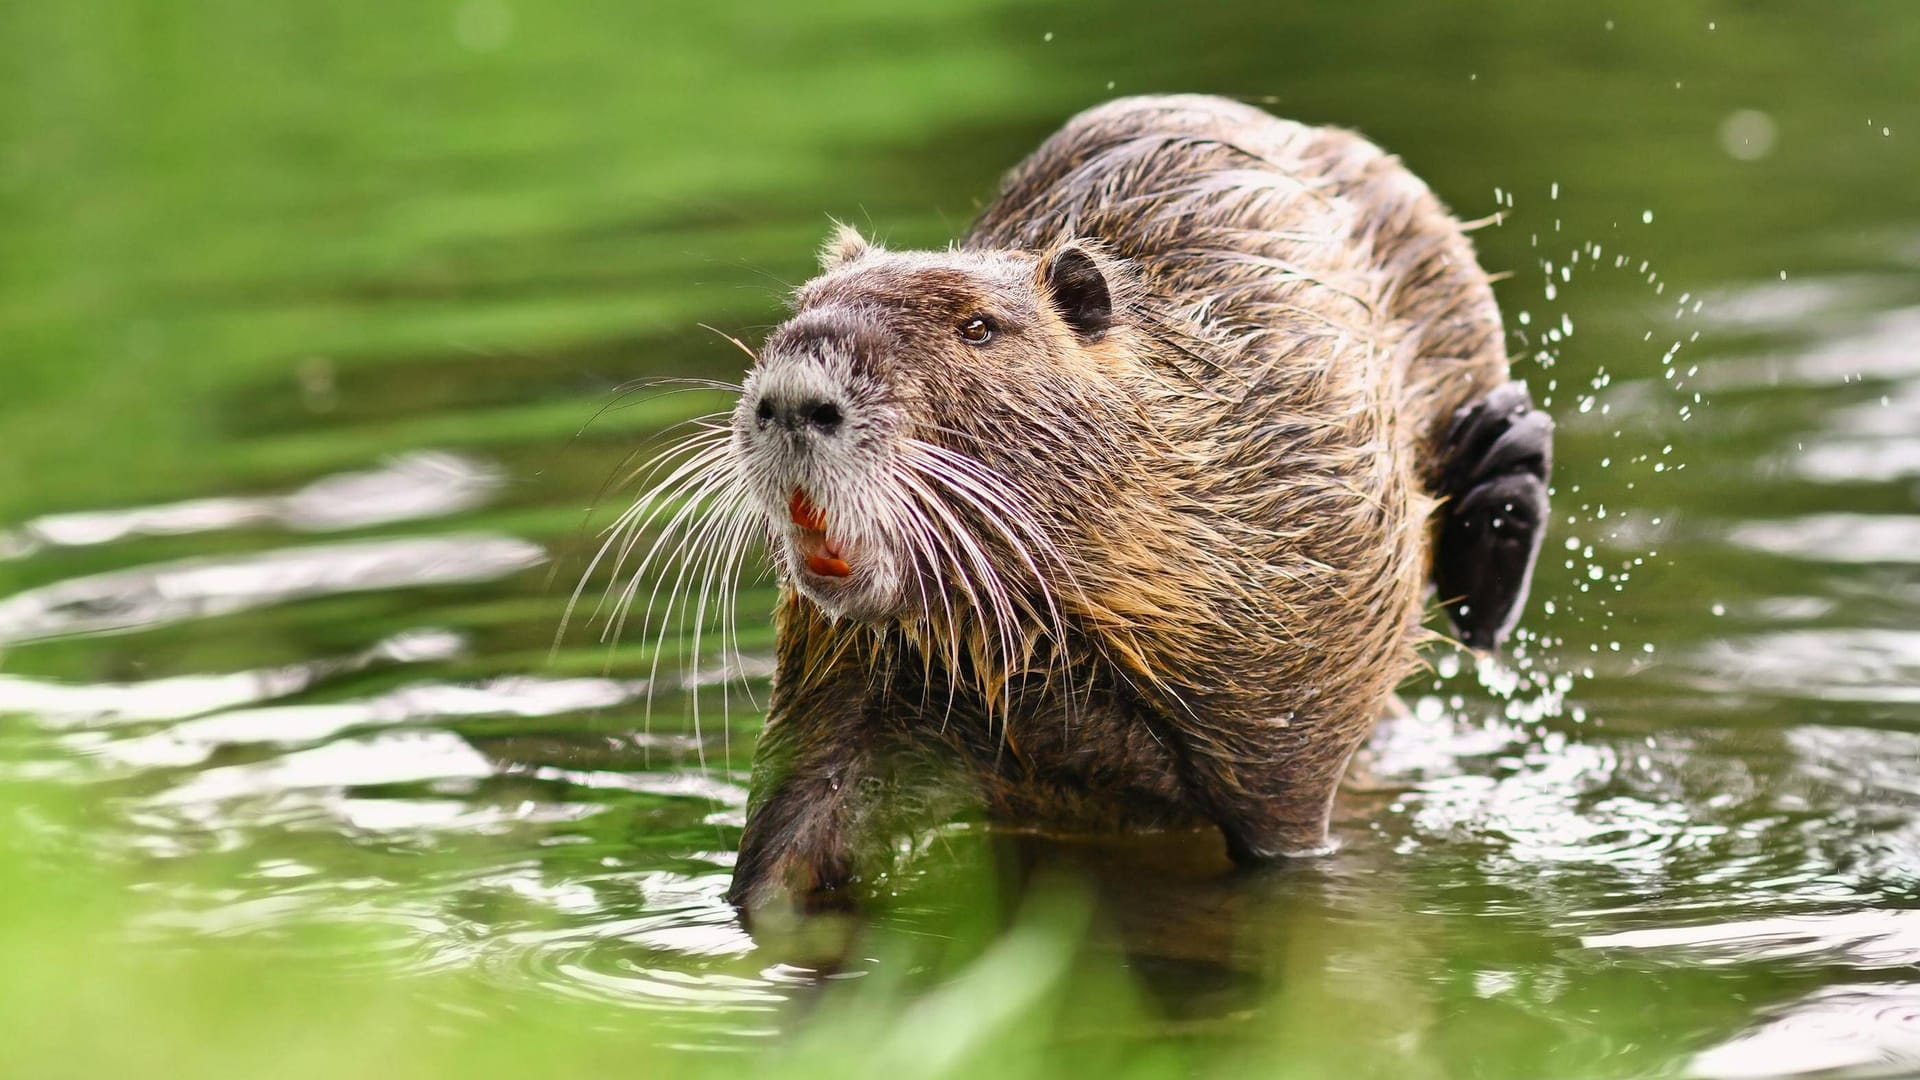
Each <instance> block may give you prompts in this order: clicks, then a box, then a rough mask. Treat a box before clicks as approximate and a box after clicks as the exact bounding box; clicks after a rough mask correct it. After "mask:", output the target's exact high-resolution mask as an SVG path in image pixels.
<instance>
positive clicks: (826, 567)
mask: <svg viewBox="0 0 1920 1080" xmlns="http://www.w3.org/2000/svg"><path fill="white" fill-rule="evenodd" d="M807 569H809V570H811V571H813V572H814V573H816V574H819V575H820V576H821V577H846V576H847V575H849V574H851V573H853V567H851V566H848V565H847V560H845V559H836V558H834V557H833V556H831V555H809V556H807Z"/></svg>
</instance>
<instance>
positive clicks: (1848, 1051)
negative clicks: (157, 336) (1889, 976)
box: [1687, 983, 1920, 1080]
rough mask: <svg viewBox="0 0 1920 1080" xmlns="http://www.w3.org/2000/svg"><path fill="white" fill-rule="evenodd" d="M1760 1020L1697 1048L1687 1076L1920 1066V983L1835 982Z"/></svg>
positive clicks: (1834, 1078) (1742, 1079)
mask: <svg viewBox="0 0 1920 1080" xmlns="http://www.w3.org/2000/svg"><path fill="white" fill-rule="evenodd" d="M1774 1011H1775V1015H1774V1016H1773V1017H1772V1018H1771V1019H1769V1020H1766V1021H1765V1022H1763V1023H1761V1024H1760V1025H1759V1026H1758V1027H1756V1028H1754V1029H1753V1030H1751V1031H1748V1032H1746V1033H1745V1034H1742V1035H1739V1036H1737V1037H1736V1038H1734V1039H1732V1040H1729V1041H1728V1042H1724V1043H1721V1044H1720V1045H1718V1046H1715V1047H1712V1048H1710V1049H1708V1050H1704V1051H1702V1052H1700V1053H1699V1054H1696V1055H1695V1056H1694V1058H1693V1061H1692V1062H1691V1063H1690V1064H1689V1065H1688V1068H1687V1075H1689V1076H1694V1077H1700V1078H1703V1080H1709V1078H1710V1080H1761V1078H1763V1077H1787V1076H1820V1077H1826V1078H1830V1080H1838V1078H1855V1077H1882V1076H1912V1075H1914V1074H1915V1073H1916V1072H1920V983H1882V984H1863V985H1843V986H1829V987H1825V988H1823V989H1820V990H1817V991H1815V992H1813V993H1811V994H1808V995H1807V996H1806V997H1804V998H1801V999H1800V1000H1799V1001H1796V1002H1794V1003H1793V1004H1792V1005H1789V1006H1787V1007H1785V1008H1783V1009H1776V1010H1774Z"/></svg>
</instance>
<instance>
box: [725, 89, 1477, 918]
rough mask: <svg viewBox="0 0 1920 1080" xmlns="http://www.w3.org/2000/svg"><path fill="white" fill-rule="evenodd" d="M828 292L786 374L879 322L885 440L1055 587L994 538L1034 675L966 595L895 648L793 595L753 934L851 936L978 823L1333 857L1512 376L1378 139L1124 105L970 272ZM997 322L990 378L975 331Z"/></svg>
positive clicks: (1244, 110)
mask: <svg viewBox="0 0 1920 1080" xmlns="http://www.w3.org/2000/svg"><path fill="white" fill-rule="evenodd" d="M1068 246H1072V247H1075V248H1078V249H1080V250H1083V251H1086V252H1089V253H1090V254H1091V255H1092V256H1093V258H1094V259H1095V260H1096V262H1097V264H1098V266H1099V268H1100V269H1101V271H1102V272H1103V274H1104V276H1105V278H1106V281H1107V283H1108V285H1109V287H1110V288H1111V291H1112V294H1113V305H1112V306H1113V316H1114V317H1113V322H1112V325H1111V326H1110V327H1108V328H1106V329H1105V330H1104V331H1103V332H1101V333H1099V334H1097V335H1091V336H1087V335H1076V334H1075V332H1074V329H1073V327H1071V326H1069V325H1067V323H1066V322H1063V321H1062V319H1061V318H1059V317H1058V315H1057V314H1056V313H1054V312H1053V311H1052V310H1051V307H1050V305H1049V297H1048V293H1047V286H1046V278H1045V270H1046V267H1047V266H1048V265H1049V262H1050V260H1051V259H1052V258H1053V257H1055V255H1056V254H1057V253H1058V252H1059V251H1061V250H1063V249H1064V248H1065V247H1068ZM826 261H827V263H828V264H829V266H830V269H829V270H828V271H827V272H826V273H825V274H823V275H822V276H821V277H820V278H818V279H816V280H815V281H813V282H811V283H809V284H807V285H806V286H804V287H803V288H802V289H801V290H800V291H799V293H798V295H797V297H796V303H795V308H796V315H795V318H794V320H793V322H791V323H789V324H788V327H787V328H786V329H783V330H782V331H779V332H776V334H775V335H774V337H773V338H772V339H770V340H769V343H768V346H769V348H770V349H771V348H773V347H776V346H777V345H779V344H780V335H781V334H783V333H795V332H798V331H797V330H795V327H800V328H804V327H805V325H806V323H807V320H808V319H809V317H810V314H809V313H812V312H824V311H828V310H833V311H838V312H840V313H842V315H844V314H845V313H847V312H853V313H856V315H855V317H857V318H867V317H869V316H870V317H871V319H872V320H873V325H874V326H875V330H874V333H875V334H876V335H877V337H876V341H877V342H878V343H879V344H878V345H876V347H875V349H874V350H873V352H874V353H875V355H881V356H889V357H895V358H898V359H896V360H892V361H887V360H876V361H873V363H874V364H876V365H877V368H876V370H875V371H874V372H873V373H872V374H874V376H875V377H876V378H878V379H879V380H881V381H882V382H884V383H885V384H886V385H888V386H890V387H892V388H893V390H892V391H891V392H890V393H891V395H892V396H891V400H890V407H893V408H895V409H897V410H899V412H900V413H901V414H902V415H904V416H907V417H910V418H913V419H914V420H916V421H923V422H924V423H923V424H922V425H921V430H920V431H918V432H917V433H916V434H917V435H918V437H920V438H923V439H926V440H928V441H931V442H937V443H940V444H942V445H945V446H948V447H950V448H951V449H952V450H954V451H956V452H960V453H964V454H966V455H968V456H969V457H971V458H973V459H976V460H977V461H978V462H980V464H981V465H982V466H983V468H984V469H985V470H988V471H990V473H991V474H992V475H994V476H997V477H1002V478H1005V480H1006V481H1007V485H1008V490H1009V491H1011V492H1012V493H1013V494H1014V495H1016V496H1017V497H1018V499H1019V501H1020V502H1021V504H1022V505H1023V506H1025V507H1027V508H1029V509H1030V510H1031V511H1032V518H1033V520H1034V521H1035V522H1038V523H1040V524H1041V526H1042V527H1043V528H1044V530H1045V533H1046V536H1047V538H1048V539H1049V540H1051V541H1053V545H1052V546H1053V552H1054V554H1052V555H1048V556H1045V557H1036V556H1034V555H1032V554H1031V553H1029V554H1028V555H1027V556H1025V557H1022V556H1021V555H1020V553H1019V552H1018V551H1016V550H1014V547H1015V545H1012V544H1010V543H1006V542H1004V541H1003V539H996V537H995V535H994V534H993V532H992V530H991V529H987V528H985V527H981V528H980V530H979V535H980V537H981V540H982V544H983V546H984V547H986V548H987V549H988V550H989V551H990V552H991V553H992V556H993V558H994V559H995V560H996V564H997V565H998V566H999V568H1000V570H1001V571H1002V573H1003V577H1004V579H1005V580H1006V581H1007V582H1009V583H1010V584H1013V585H1016V586H1018V585H1021V584H1022V583H1025V587H1021V588H1016V589H1014V590H1013V591H1014V592H1015V593H1016V594H1017V602H1018V605H1019V615H1020V618H1019V620H1018V624H1019V625H1018V626H1017V627H1016V628H1015V629H1014V630H1013V632H1012V633H1011V635H1010V636H1011V637H1012V638H1013V639H1014V646H1013V648H1011V649H1009V648H1007V647H1006V644H1005V638H1006V636H1008V635H1003V634H1002V631H1004V630H1006V629H1007V628H1006V627H1004V626H999V625H997V624H996V622H995V620H994V619H992V618H990V617H988V613H983V612H982V611H981V604H980V602H979V598H978V597H977V596H973V595H971V594H970V593H969V592H968V587H967V583H966V581H965V580H964V577H965V575H963V574H960V573H956V572H952V570H951V569H950V570H949V571H948V572H946V573H944V574H943V575H942V577H941V580H940V582H939V585H940V587H941V589H942V595H941V596H938V597H934V598H932V599H930V600H929V601H928V603H927V605H926V608H927V610H925V611H922V612H919V613H917V614H913V615H909V616H908V617H904V618H900V619H894V620H889V621H886V622H884V623H883V624H878V625H876V624H873V623H869V622H864V621H856V620H848V619H840V620H837V621H836V620H834V619H830V618H828V617H827V616H826V615H825V614H823V613H822V611H821V610H820V609H819V608H818V607H817V606H816V605H815V604H814V603H813V602H812V601H810V600H809V599H807V598H806V597H805V596H803V595H801V594H800V593H799V592H797V591H795V590H794V589H793V588H792V587H791V585H789V586H788V587H787V588H786V589H785V590H784V592H783V599H782V602H781V605H780V609H779V612H778V615H777V622H778V635H779V645H778V654H779V655H778V670H777V673H776V676H775V685H774V696H773V700H772V705H771V712H770V716H769V720H768V724H767V729H766V732H765V735H764V736H763V739H762V743H761V746H760V748H759V751H758V757H757V759H756V762H755V769H754V784H753V789H754V790H753V799H752V805H751V809H750V811H749V818H748V824H747V829H746V833H745V836H744V838H743V841H742V849H741V854H740V860H739V864H738V867H737V869H736V876H735V887H734V893H733V898H734V899H735V901H736V902H738V903H741V904H743V905H745V906H747V907H749V908H759V907H763V906H765V905H767V904H771V903H777V902H779V901H780V900H781V899H782V898H783V897H784V898H790V899H794V900H797V901H799V902H800V903H802V904H804V905H809V906H811V905H817V904H819V903H822V902H831V901H832V900H833V899H834V898H836V897H838V896H841V895H843V889H844V886H846V885H847V884H849V882H850V881H852V880H854V879H857V878H858V877H859V876H860V875H861V874H862V873H863V872H864V871H865V870H866V869H867V860H868V859H869V858H870V857H871V856H870V855H869V853H868V851H869V848H868V843H869V841H873V842H874V845H875V848H876V849H878V848H882V847H884V846H885V845H884V844H883V843H880V841H881V840H882V839H883V838H884V837H885V836H886V835H887V834H889V833H890V832H892V831H893V830H894V829H895V828H896V827H897V826H898V825H899V819H900V818H902V817H905V818H916V817H922V816H925V815H928V814H936V815H937V814H942V813H946V812H948V811H949V810H950V809H951V808H952V807H953V806H956V805H974V806H978V807H981V808H983V809H984V811H985V813H986V814H987V815H988V816H989V817H992V818H996V819H1001V820H1007V821H1014V822H1019V823H1022V824H1025V825H1029V826H1032V825H1041V826H1048V827H1059V828H1096V829H1112V828H1153V827H1167V826H1187V825H1193V824H1196V823H1213V824H1216V825H1218V826H1220V828H1221V830H1222V831H1223V832H1224V834H1225V835H1226V837H1227V840H1228V844H1229V848H1230V849H1231V850H1232V851H1233V852H1234V853H1235V854H1236V856H1238V857H1240V858H1242V859H1254V858H1261V857H1268V856H1273V855H1277V854H1282V853H1287V852H1293V851H1299V850H1305V849H1311V848H1314V847H1317V846H1319V845H1321V844H1323V843H1324V839H1325V830H1326V823H1327V816H1328V812H1329V805H1330V801H1331V798H1332V795H1333V792H1334V790H1335V788H1336V787H1337V785H1338V782H1339V779H1340V776H1341V773H1342V771H1343V770H1344V768H1345V767H1346V764H1347V761H1348V759H1349V758H1350V757H1351V755H1352V754H1353V752H1354V750H1355V749H1356V748H1357V747H1358V746H1359V744H1360V743H1361V742H1362V741H1363V740H1364V738H1365V737H1366V735H1367V733H1368V732H1369V730H1370V729H1371V727H1372V725H1373V723H1374V721H1375V719H1376V717H1378V716H1379V715H1380V714H1381V712H1382V711H1383V710H1384V709H1385V708H1386V707H1387V705H1388V703H1389V701H1390V699H1391V697H1392V695H1393V692H1394V689H1395V687H1396V686H1397V685H1398V684H1399V683H1400V682H1401V681H1402V680H1403V679H1404V678H1405V677H1406V676H1408V675H1409V674H1410V673H1411V672H1412V671H1413V670H1414V668H1415V665H1416V663H1417V660H1416V647H1417V646H1418V645H1419V644H1420V643H1421V642H1422V641H1423V640H1424V635H1425V631H1423V630H1422V629H1421V621H1422V614H1423V611H1422V605H1423V596H1424V592H1425V590H1426V589H1427V583H1428V580H1429V558H1430V552H1429V549H1430V546H1431V534H1432V518H1433V510H1434V505H1435V501H1434V498H1433V497H1432V495H1431V492H1432V491H1433V489H1434V484H1435V470H1436V469H1437V458H1438V454H1437V445H1438V442H1439V440H1440V438H1441V435H1442V433H1443V431H1444V429H1445V427H1446V424H1447V422H1448V419H1449V418H1450V417H1451V416H1452V414H1453V412H1454V410H1455V409H1456V408H1458V407H1460V406H1461V405H1462V404H1463V403H1465V402H1468V401H1471V400H1473V399H1475V398H1478V397H1479V396H1481V395H1483V394H1484V393H1486V392H1487V391H1488V390H1489V389H1490V388H1491V387H1493V386H1495V385H1497V384H1498V383H1500V382H1502V381H1504V380H1505V379H1506V377H1507V376H1506V373H1507V364H1506V356H1505V351H1504V347H1503V344H1502V331H1501V323H1500V316H1499V312H1498V310H1497V308H1496V306H1495V303H1494V299H1493V295H1492V292H1491V289H1490V288H1489V286H1488V280H1487V277H1486V275H1485V274H1484V273H1483V272H1482V270H1481V269H1480V267H1479V265H1478V264H1477V263H1476V261H1475V259H1474V255H1473V250H1472V247H1471V245H1470V243H1469V242H1468V240H1467V238H1466V236H1465V235H1464V233H1463V232H1462V229H1461V226H1460V225H1459V224H1458V222H1456V221H1455V220H1454V218H1453V217H1452V216H1451V215H1449V214H1448V212H1447V211H1446V209H1445V208H1444V207H1443V206H1441V204H1440V203H1439V202H1438V201H1437V200H1436V199H1435V198H1434V196H1433V195H1432V194H1431V193H1430V192H1429V191H1428V190H1427V188H1426V187H1425V185H1423V184H1422V183H1421V182H1420V181H1419V180H1417V179H1416V178H1415V177H1414V176H1413V175H1412V174H1411V173H1409V172H1408V171H1407V170H1406V169H1405V168H1404V167H1403V166H1402V165H1401V164H1400V162H1399V161H1398V159H1396V158H1394V157H1391V156H1388V155H1386V154H1384V153H1382V152H1381V151H1380V150H1379V149H1377V148H1376V147H1374V146H1373V145H1372V144H1370V143H1368V142H1367V141H1365V140H1364V139H1362V138H1360V137H1359V136H1357V135H1354V134H1351V133H1349V132H1345V131H1340V130H1335V129H1331V128H1316V127H1307V126H1303V125H1300V124H1296V123H1292V122H1289V121H1285V120H1279V119H1275V118H1273V117H1271V116H1269V115H1268V114H1266V113H1264V112H1261V111H1259V110H1257V109H1254V108H1252V107H1249V106H1245V105H1241V104H1237V103H1234V102H1230V101H1225V100H1221V99H1217V98H1208V97H1197V96H1188V97H1158V98H1133V99H1126V100H1121V101H1115V102H1112V103H1109V104H1106V105H1103V106H1100V107H1098V108H1095V109H1092V110H1090V111H1088V112H1086V113H1083V114H1081V115H1080V116H1078V117H1076V118H1074V119H1073V120H1072V121H1071V122H1069V123H1068V125H1067V126H1066V127H1065V128H1064V129H1063V130H1062V131H1060V132H1059V133H1058V134H1056V135H1054V136H1053V137H1052V138H1050V139H1049V140H1047V142H1046V143H1045V144H1044V145H1043V146H1041V147H1040V149H1039V150H1038V151H1037V152H1035V153H1034V154H1033V156H1032V157H1030V158H1028V159H1027V160H1026V161H1025V162H1024V163H1022V164H1021V165H1020V166H1019V167H1017V168H1016V169H1015V170H1014V171H1013V172H1012V173H1011V174H1010V175H1009V177H1008V178H1007V179H1006V181H1005V183H1004V185H1003V186H1002V188H1001V191H1000V193H999V195H998V197H997V198H996V199H995V200H994V202H993V203H992V205H990V206H989V207H988V208H987V210H986V211H985V213H984V214H983V215H982V216H981V218H980V220H979V221H978V222H977V223H976V224H975V225H974V226H973V228H972V230H971V231H970V232H969V233H968V234H967V236H966V238H965V239H964V240H963V241H962V243H961V244H960V246H959V248H958V250H957V251H954V252H950V253H944V254H929V255H924V256H896V255H891V254H889V253H885V252H881V251H879V250H878V249H875V248H872V247H870V246H869V245H867V244H866V243H865V242H864V241H862V240H860V239H859V238H858V236H857V235H854V234H852V233H850V232H847V233H843V234H842V235H840V236H838V237H836V238H835V240H834V241H833V242H832V245H831V250H830V251H829V253H828V255H827V258H826ZM986 309H992V310H995V311H996V312H999V313H1001V314H1002V315H1003V317H1004V319H1005V321H1006V322H1007V323H1008V324H1010V328H1009V330H1008V332H1007V333H1006V334H1005V335H1003V338H1002V339H1001V340H1000V341H999V342H997V343H996V344H997V345H998V346H999V349H998V351H996V350H995V349H993V348H981V349H972V348H970V347H969V346H968V345H966V344H965V343H963V342H961V341H959V340H958V339H957V338H956V337H955V336H954V334H953V331H952V327H953V325H954V323H955V322H956V321H957V320H961V319H964V318H966V317H967V316H968V315H969V314H970V313H971V312H974V311H976V310H986ZM862 312H864V313H868V315H860V314H859V313H862ZM822 317H824V316H822ZM889 364H895V365H898V366H897V368H896V367H889V366H888V365H889ZM908 364H910V365H911V370H910V371H909V370H908V369H907V367H906V365H908ZM956 514H957V515H958V516H960V517H962V518H965V519H966V520H969V521H971V520H972V519H971V518H970V517H968V516H967V515H966V513H965V508H964V507H960V508H957V509H956ZM961 569H963V567H962V568H961ZM1036 579H1038V580H1036Z"/></svg>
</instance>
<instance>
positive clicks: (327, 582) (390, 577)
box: [0, 533, 546, 643]
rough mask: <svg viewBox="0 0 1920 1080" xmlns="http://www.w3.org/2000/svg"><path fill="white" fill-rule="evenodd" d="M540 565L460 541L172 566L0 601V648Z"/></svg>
mask: <svg viewBox="0 0 1920 1080" xmlns="http://www.w3.org/2000/svg"><path fill="white" fill-rule="evenodd" d="M545 558H546V553H545V552H544V551H543V550H542V549H541V548H540V547H538V546H537V545H535V544H531V543H529V542H527V541H525V540H520V539H517V538H515V537H511V536H502V535H499V534H495V533H468V534H463V535H454V536H431V537H403V538H399V539H392V540H361V541H355V542H351V543H340V544H322V545H316V546H312V547H299V548H284V549H281V550H277V551H266V552H260V553H257V554H251V555H239V556H233V557H228V558H195V559H181V560H178V561H176V562H168V563H158V564H155V565H151V566H143V567H137V568H135V569H131V570H118V571H113V572H111V573H106V574H97V575H94V576H92V577H84V578H74V579H72V580H69V581H63V582H58V583H56V584H53V585H47V586H44V587H41V588H38V589H31V590H28V591H27V592H23V593H16V594H14V595H13V596H10V597H7V598H6V599H4V600H0V643H9V642H15V643H17V642H27V641H39V640H44V639H47V638H56V637H65V636H69V635H74V634H97V633H105V632H109V631H120V630H138V629H146V628H150V627H155V626H162V625H166V624H169V623H177V622H184V621H187V620H191V619H204V618H209V617H212V616H216V615H230V614H233V613H235V612H240V611H248V610H251V609H254V608H260V607H266V606H269V605H272V604H280V603H286V602H288V601H291V600H299V599H305V598H309V597H316V596H331V595H336V594H339V593H347V592H367V591H372V590H378V589H394V588H404V587H417V586H422V585H452V584H464V583H471V582H482V581H493V580H496V579H498V578H502V577H506V576H507V575H509V574H514V573H518V572H519V571H521V570H525V569H528V568H529V567H533V566H537V565H539V564H540V563H541V562H543V561H544V560H545Z"/></svg>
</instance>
